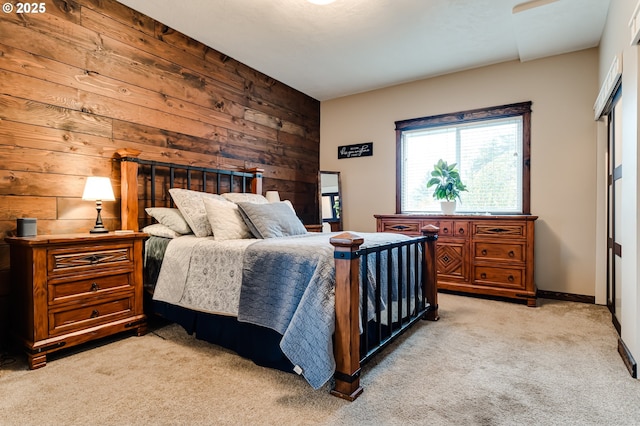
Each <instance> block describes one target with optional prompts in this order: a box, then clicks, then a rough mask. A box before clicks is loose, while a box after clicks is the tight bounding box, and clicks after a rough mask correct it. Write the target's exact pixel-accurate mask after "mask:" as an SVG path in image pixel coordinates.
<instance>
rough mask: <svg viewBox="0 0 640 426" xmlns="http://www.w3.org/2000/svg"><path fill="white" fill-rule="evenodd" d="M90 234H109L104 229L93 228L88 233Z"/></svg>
mask: <svg viewBox="0 0 640 426" xmlns="http://www.w3.org/2000/svg"><path fill="white" fill-rule="evenodd" d="M89 232H90V233H91V234H106V233H108V232H109V230H108V229H107V228H105V227H102V228H98V227H96V228H93V229H92V230H91V231H89Z"/></svg>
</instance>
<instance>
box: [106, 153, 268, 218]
mask: <svg viewBox="0 0 640 426" xmlns="http://www.w3.org/2000/svg"><path fill="white" fill-rule="evenodd" d="M140 153H141V151H138V150H135V149H130V148H123V149H119V150H118V151H116V159H117V160H118V161H119V162H120V217H121V221H122V226H121V229H129V230H133V231H137V230H138V229H139V227H140V224H139V219H140V218H139V211H140V205H141V204H142V208H143V209H144V208H145V207H155V206H156V203H157V199H158V198H160V199H162V200H163V203H166V202H167V200H168V201H169V202H171V201H170V197H168V195H166V191H165V189H168V188H173V187H175V186H178V187H181V188H186V189H193V190H198V191H204V192H215V193H218V194H220V193H222V192H251V193H254V194H262V174H263V172H264V170H263V169H260V168H252V169H248V170H224V169H216V168H208V167H201V166H195V165H191V164H178V163H167V162H162V161H152V160H143V159H140V158H139V155H140ZM177 182H179V183H180V185H176V183H177ZM197 186H198V187H197ZM158 187H159V189H160V196H158V193H157V190H158ZM165 187H167V188H165ZM210 189H211V190H210Z"/></svg>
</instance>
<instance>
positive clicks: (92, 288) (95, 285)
mask: <svg viewBox="0 0 640 426" xmlns="http://www.w3.org/2000/svg"><path fill="white" fill-rule="evenodd" d="M98 290H100V286H99V285H98V283H91V291H98Z"/></svg>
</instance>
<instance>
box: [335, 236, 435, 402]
mask: <svg viewBox="0 0 640 426" xmlns="http://www.w3.org/2000/svg"><path fill="white" fill-rule="evenodd" d="M422 234H423V237H420V238H415V239H412V240H409V241H406V242H402V243H394V244H391V245H387V246H380V247H375V248H367V249H364V250H360V246H361V245H362V243H363V242H364V240H363V239H362V238H361V237H360V236H358V235H357V234H353V233H350V232H345V233H343V234H340V235H337V236H335V237H333V238H331V244H332V245H333V246H334V247H335V252H334V258H335V264H336V288H335V304H336V325H335V335H334V357H335V361H336V372H335V374H334V379H335V380H334V387H333V389H332V390H331V393H332V394H333V395H335V396H338V397H340V398H343V399H346V400H349V401H353V400H354V399H356V398H357V397H358V396H360V394H361V393H362V390H363V389H362V386H360V366H361V365H362V363H364V362H366V361H367V360H368V359H369V358H371V357H372V356H373V355H374V354H375V353H377V352H379V351H380V350H381V349H382V348H383V347H385V346H386V345H388V344H389V343H391V342H392V341H393V340H394V339H395V338H396V337H398V336H399V335H400V334H401V333H403V332H404V331H405V330H407V329H408V328H409V327H410V326H411V325H413V324H414V323H415V322H417V321H418V320H419V319H427V320H431V321H437V320H438V319H439V317H438V299H437V298H438V289H437V285H436V266H435V262H436V240H437V238H438V228H436V227H435V226H431V225H428V226H426V227H424V228H423V229H422ZM418 247H419V249H418ZM394 249H395V250H397V251H398V253H399V258H398V260H397V262H396V265H395V266H396V267H394V268H391V266H390V265H392V263H393V262H391V261H389V262H388V265H389V268H387V269H388V270H386V271H382V272H380V265H379V263H380V262H378V265H376V266H375V268H376V269H377V270H378V274H380V273H384V274H387V277H388V282H389V283H390V282H392V281H394V280H397V281H396V282H397V283H398V287H397V288H398V293H399V294H402V292H403V290H402V289H401V285H402V286H404V285H405V283H410V282H413V283H414V286H415V288H413V289H410V288H409V284H406V287H405V288H406V292H405V293H404V294H406V295H407V297H404V298H403V297H401V296H398V294H396V297H395V301H394V300H392V299H394V298H393V297H392V291H391V287H392V286H391V285H388V286H387V288H388V295H387V303H386V309H385V312H386V318H385V319H384V321H382V320H381V318H380V309H376V320H377V321H372V323H373V324H375V325H374V328H375V329H374V334H375V335H377V337H378V338H377V339H373V341H371V340H370V339H369V333H368V328H369V322H370V321H369V315H368V313H367V309H366V303H363V309H362V313H361V310H360V282H361V281H363V282H366V280H367V278H366V276H367V272H366V271H367V269H368V267H367V265H366V262H368V258H369V255H370V254H371V253H374V256H376V259H379V256H380V255H379V254H378V253H381V252H383V251H387V253H388V255H389V256H390V254H391V251H392V250H394ZM403 251H404V253H406V255H405V257H404V259H403V257H402V253H403ZM412 257H413V258H412ZM362 259H365V260H364V266H363V260H362ZM412 262H413V264H414V265H420V267H416V268H411V267H410V266H409V265H410V264H411V263H412ZM405 266H406V267H405ZM392 269H394V270H392ZM361 271H362V272H361ZM403 271H404V272H403ZM407 271H412V272H411V273H413V274H416V275H415V276H413V277H411V276H409V273H408V272H407ZM361 273H362V274H363V278H361ZM394 274H396V275H394ZM367 287H368V286H367V285H366V284H365V285H363V286H362V288H363V297H362V299H363V300H368V295H367V293H366V292H367ZM418 287H419V288H418ZM383 297H384V296H383V295H381V294H376V295H375V299H376V300H380V299H382V298H383ZM403 304H406V305H403ZM394 306H396V307H397V308H398V309H397V310H396V311H395V314H394ZM405 306H406V309H405V310H404V312H405V314H402V312H403V308H404V307H405ZM361 315H362V316H361ZM361 324H362V325H363V334H362V336H361V334H360V325H361Z"/></svg>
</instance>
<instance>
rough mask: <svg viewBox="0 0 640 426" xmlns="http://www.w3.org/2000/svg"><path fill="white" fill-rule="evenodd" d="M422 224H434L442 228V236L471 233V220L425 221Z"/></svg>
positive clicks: (459, 235)
mask: <svg viewBox="0 0 640 426" xmlns="http://www.w3.org/2000/svg"><path fill="white" fill-rule="evenodd" d="M422 225H423V226H424V225H433V226H437V227H438V228H440V231H438V236H440V237H465V236H466V235H467V234H468V233H469V222H467V221H458V220H456V221H454V220H438V221H435V220H433V221H430V220H427V221H424V222H423V223H422Z"/></svg>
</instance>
